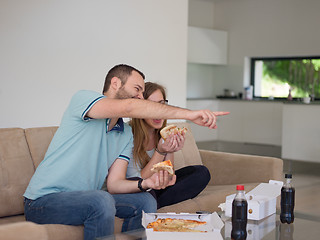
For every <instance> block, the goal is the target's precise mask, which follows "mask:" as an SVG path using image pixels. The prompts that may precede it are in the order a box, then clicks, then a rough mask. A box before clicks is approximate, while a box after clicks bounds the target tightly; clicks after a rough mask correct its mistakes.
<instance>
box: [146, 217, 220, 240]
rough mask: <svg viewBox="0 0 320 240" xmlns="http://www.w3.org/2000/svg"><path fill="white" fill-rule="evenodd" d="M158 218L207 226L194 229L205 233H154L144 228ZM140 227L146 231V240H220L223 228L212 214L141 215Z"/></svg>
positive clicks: (218, 219) (218, 218)
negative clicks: (174, 219) (175, 219)
mask: <svg viewBox="0 0 320 240" xmlns="http://www.w3.org/2000/svg"><path fill="white" fill-rule="evenodd" d="M158 218H177V219H190V220H198V221H206V222H207V224H205V225H202V226H199V227H197V228H196V229H198V230H201V231H206V232H154V231H153V229H152V228H146V227H147V225H148V224H149V223H150V222H154V221H156V220H157V219H158ZM142 225H143V227H144V228H145V229H146V236H147V239H148V240H163V239H166V240H177V239H184V240H189V239H190V240H194V239H197V240H198V239H211V240H222V239H223V238H222V235H221V229H222V228H223V226H224V223H223V221H222V220H221V219H220V217H219V215H218V214H217V213H216V212H214V213H212V214H192V213H145V212H143V213H142Z"/></svg>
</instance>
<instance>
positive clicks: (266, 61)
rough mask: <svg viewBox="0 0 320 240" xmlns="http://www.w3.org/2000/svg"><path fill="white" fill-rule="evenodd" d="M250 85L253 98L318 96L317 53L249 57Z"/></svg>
mask: <svg viewBox="0 0 320 240" xmlns="http://www.w3.org/2000/svg"><path fill="white" fill-rule="evenodd" d="M251 85H252V86H253V96H254V97H256V98H271V99H273V98H275V99H277V98H279V99H283V98H287V97H288V95H289V92H291V96H292V98H293V99H300V98H303V97H307V96H310V97H311V98H314V99H316V100H320V56H315V57H265V58H251Z"/></svg>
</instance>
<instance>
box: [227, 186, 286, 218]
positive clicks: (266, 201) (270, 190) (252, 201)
mask: <svg viewBox="0 0 320 240" xmlns="http://www.w3.org/2000/svg"><path fill="white" fill-rule="evenodd" d="M282 185H283V182H281V181H275V180H270V181H269V183H260V184H259V185H258V186H257V187H255V188H254V189H252V190H251V191H250V192H248V193H246V198H247V202H248V219H251V220H261V219H263V218H265V217H268V216H270V215H271V214H273V213H275V212H276V205H277V197H278V196H279V195H280V194H281V187H282ZM235 195H236V194H232V195H229V196H227V197H226V204H225V215H226V216H227V217H231V215H232V201H233V199H234V197H235Z"/></svg>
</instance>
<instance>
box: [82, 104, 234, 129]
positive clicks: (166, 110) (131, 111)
mask: <svg viewBox="0 0 320 240" xmlns="http://www.w3.org/2000/svg"><path fill="white" fill-rule="evenodd" d="M227 114H229V112H212V111H210V110H189V109H185V108H180V107H174V106H170V105H165V104H161V103H156V102H153V101H148V100H142V99H133V98H130V99H111V98H103V99H101V100H100V101H98V102H97V103H95V104H94V106H93V107H92V108H91V109H90V111H89V112H88V113H87V116H88V117H90V118H96V119H102V118H117V117H129V118H155V119H186V120H190V121H192V122H194V123H195V124H198V125H200V126H205V127H208V128H210V129H213V128H216V121H217V118H216V117H217V116H222V115H227Z"/></svg>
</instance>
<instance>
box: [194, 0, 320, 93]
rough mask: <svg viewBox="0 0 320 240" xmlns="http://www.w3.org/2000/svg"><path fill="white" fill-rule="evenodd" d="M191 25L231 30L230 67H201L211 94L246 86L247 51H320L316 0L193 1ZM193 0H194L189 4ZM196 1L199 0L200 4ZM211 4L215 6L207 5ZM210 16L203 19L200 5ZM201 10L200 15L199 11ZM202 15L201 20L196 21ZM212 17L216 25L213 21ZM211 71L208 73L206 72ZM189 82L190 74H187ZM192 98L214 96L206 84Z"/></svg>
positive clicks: (275, 53)
mask: <svg viewBox="0 0 320 240" xmlns="http://www.w3.org/2000/svg"><path fill="white" fill-rule="evenodd" d="M189 1H190V8H189V13H190V12H191V13H192V18H189V25H191V26H197V27H210V26H212V25H213V27H212V28H214V29H218V30H225V31H227V32H228V64H227V66H211V68H208V67H207V68H203V70H205V72H204V75H203V76H202V75H201V74H198V79H201V85H202V86H206V85H209V86H211V85H214V86H215V88H214V89H213V91H212V96H211V97H215V96H216V95H218V94H222V93H223V89H224V88H228V89H231V90H234V91H235V92H236V93H238V92H241V91H243V87H244V84H243V68H244V66H243V65H244V58H245V56H295V55H320V48H319V42H320V31H318V28H319V26H318V25H319V22H320V15H319V9H320V1H317V0H304V1H301V0H281V1H279V0H267V1H263V0H240V1H239V0H211V1H209V0H202V1H201V0H197V1H196V0H189ZM191 2H194V4H191ZM197 2H201V3H200V4H197ZM210 4H211V5H213V7H209V6H210ZM199 8H202V9H203V11H204V12H205V13H206V14H208V10H207V9H208V8H210V9H213V10H214V11H213V13H212V14H213V20H212V17H208V16H207V17H206V18H204V17H203V16H202V13H201V9H199ZM196 15H198V18H197V16H196ZM195 19H199V20H195ZM212 21H213V24H212ZM209 74H210V75H212V77H211V78H206V75H209ZM188 81H189V79H188ZM202 90H203V91H202V92H201V91H199V92H196V93H195V92H193V95H192V97H194V96H195V95H197V96H198V97H203V96H205V97H210V96H208V94H207V90H206V89H205V88H203V89H202Z"/></svg>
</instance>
